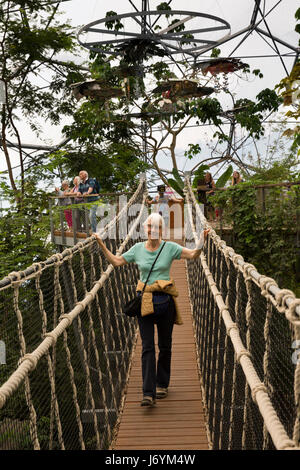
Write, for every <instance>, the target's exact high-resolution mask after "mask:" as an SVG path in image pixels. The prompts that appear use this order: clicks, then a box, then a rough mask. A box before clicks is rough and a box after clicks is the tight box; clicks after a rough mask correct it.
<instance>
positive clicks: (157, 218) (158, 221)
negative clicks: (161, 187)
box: [144, 212, 165, 231]
mask: <svg viewBox="0 0 300 470" xmlns="http://www.w3.org/2000/svg"><path fill="white" fill-rule="evenodd" d="M149 223H150V224H151V226H152V227H153V228H160V227H161V228H162V231H164V230H165V221H164V219H163V218H162V216H161V215H160V214H159V213H158V212H152V214H150V215H148V217H147V219H146V220H145V222H144V228H145V230H146V229H147V225H148V224H149Z"/></svg>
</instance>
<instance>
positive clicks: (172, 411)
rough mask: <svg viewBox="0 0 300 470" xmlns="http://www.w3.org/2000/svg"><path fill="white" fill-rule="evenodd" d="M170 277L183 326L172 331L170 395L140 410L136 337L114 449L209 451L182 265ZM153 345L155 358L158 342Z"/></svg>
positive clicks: (139, 361) (140, 392) (177, 266)
mask: <svg viewBox="0 0 300 470" xmlns="http://www.w3.org/2000/svg"><path fill="white" fill-rule="evenodd" d="M171 277H172V278H173V279H174V280H175V283H176V286H177V288H178V290H179V292H180V295H179V297H178V305H179V308H180V313H181V316H182V318H183V322H184V324H183V325H175V326H174V332H173V347H172V364H171V382H170V387H169V394H168V397H167V398H165V399H162V400H157V401H156V405H155V406H154V407H152V408H145V407H141V406H140V401H141V398H142V372H141V351H142V346H141V339H140V338H138V341H137V345H136V349H135V356H134V358H133V362H132V370H131V375H130V379H129V383H128V389H127V394H126V397H125V404H124V408H123V413H122V416H121V420H120V425H119V429H118V434H117V438H116V440H115V443H114V445H113V446H112V448H113V449H115V450H124V449H127V450H133V449H136V450H154V449H155V450H161V449H164V450H204V449H206V450H207V449H208V448H209V447H208V439H207V432H206V425H205V413H204V409H203V402H202V396H201V387H200V380H199V371H198V367H197V361H196V350H195V339H194V331H193V326H192V318H191V309H190V301H189V295H188V287H187V278H186V271H185V262H184V261H183V260H176V261H175V262H174V263H173V265H172V269H171ZM155 341H156V352H157V354H158V348H157V337H155Z"/></svg>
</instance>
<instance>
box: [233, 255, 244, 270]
mask: <svg viewBox="0 0 300 470" xmlns="http://www.w3.org/2000/svg"><path fill="white" fill-rule="evenodd" d="M232 261H233V264H234V265H235V266H236V267H238V266H237V265H238V262H239V261H244V258H243V257H242V256H241V255H237V254H234V255H233V257H232Z"/></svg>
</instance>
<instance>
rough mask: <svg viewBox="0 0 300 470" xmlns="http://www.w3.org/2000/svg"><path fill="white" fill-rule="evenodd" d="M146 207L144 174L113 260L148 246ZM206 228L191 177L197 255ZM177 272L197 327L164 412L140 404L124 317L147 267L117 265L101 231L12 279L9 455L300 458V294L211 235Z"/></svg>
mask: <svg viewBox="0 0 300 470" xmlns="http://www.w3.org/2000/svg"><path fill="white" fill-rule="evenodd" d="M146 198H147V187H146V180H145V178H144V177H142V178H141V180H140V184H139V186H138V188H137V190H136V192H135V193H134V194H133V196H132V197H131V199H130V200H129V202H128V203H127V205H126V206H124V207H123V208H122V209H121V210H120V212H119V213H118V214H117V216H116V217H115V218H114V219H113V220H111V222H110V223H109V224H108V225H107V226H106V227H105V228H103V229H102V231H101V233H100V235H101V236H102V238H103V239H104V242H105V244H106V245H107V247H108V248H109V249H110V250H111V251H112V252H114V253H117V254H118V255H121V254H122V253H123V252H125V251H127V250H128V249H129V248H130V247H131V246H132V245H133V244H134V243H136V242H138V241H142V233H140V232H139V230H138V227H139V226H140V225H141V222H142V221H143V217H144V216H145V214H146V215H148V209H147V207H146ZM137 207H139V210H138V212H137V211H136V208H137ZM124 221H125V222H124ZM124 223H125V229H126V230H125V231H126V236H124V237H122V236H120V234H122V233H124ZM206 226H208V224H207V221H206V219H205V218H204V216H203V214H202V211H201V209H200V207H199V204H198V203H197V202H196V200H195V197H194V194H193V191H192V188H191V185H190V181H189V179H188V177H187V178H186V181H185V227H184V228H185V230H184V239H183V240H182V241H181V242H180V241H178V240H176V236H174V239H175V241H178V242H179V243H184V244H185V245H187V246H189V245H190V246H194V244H195V243H196V242H197V241H198V237H199V233H200V229H201V230H202V229H203V228H205V227H206ZM112 234H113V235H112ZM171 275H172V276H173V278H174V279H175V281H176V284H177V286H178V287H179V292H180V296H179V302H180V310H181V313H182V317H183V320H184V324H183V326H180V327H175V331H174V337H173V359H172V377H171V384H170V390H169V395H168V397H167V398H166V399H165V400H163V401H162V402H159V403H157V405H156V406H155V407H154V408H152V409H143V408H141V407H140V406H139V400H140V396H139V391H140V390H141V373H140V359H139V357H140V354H139V353H140V347H141V345H140V342H139V341H140V340H139V338H138V334H137V321H136V319H135V318H129V317H126V316H125V315H124V314H123V313H122V305H124V303H125V302H127V301H129V300H130V299H131V298H132V297H133V295H134V294H135V286H136V284H137V281H138V277H139V275H138V270H137V267H136V265H134V264H127V265H125V266H122V267H121V268H116V269H114V268H113V266H112V265H108V262H107V261H106V259H105V258H104V256H103V254H102V252H101V251H100V249H99V245H98V244H97V242H96V239H95V237H93V236H91V237H88V238H86V239H84V240H83V241H81V242H79V243H77V244H75V245H74V246H73V247H69V248H67V249H65V250H64V251H63V252H62V253H57V254H55V255H53V256H52V257H51V258H49V259H47V260H46V261H44V262H39V263H34V264H33V265H32V266H30V267H29V268H28V269H26V270H25V271H22V272H12V273H10V274H9V275H8V276H7V277H6V278H4V279H3V280H1V281H0V305H1V311H0V340H1V342H0V449H2V450H4V449H9V450H13V449H22V450H23V449H35V450H39V449H50V450H57V449H61V450H64V449H67V450H85V449H116V450H117V449H160V448H161V449H177V450H181V449H230V450H235V449H243V450H247V449H254V450H255V449H256V450H259V449H264V450H268V449H278V450H285V449H298V450H300V360H299V358H298V355H299V349H298V350H297V347H298V348H299V345H300V299H297V298H296V297H295V295H294V293H293V292H292V291H289V290H286V289H280V288H279V287H278V285H277V284H276V282H275V281H274V280H273V279H272V278H269V277H266V276H263V275H260V274H259V273H258V272H257V270H256V269H255V266H253V265H251V264H249V263H246V262H245V261H244V260H243V258H242V257H241V256H240V255H238V254H236V253H235V252H234V250H233V249H232V248H231V247H229V246H227V245H226V243H225V242H224V241H223V240H222V239H220V237H219V236H218V235H217V234H216V232H215V231H214V230H213V229H212V228H211V230H210V233H209V238H208V242H207V244H206V245H205V249H204V251H203V252H202V254H201V256H200V258H199V259H197V260H188V261H184V260H178V261H174V264H173V266H172V271H171Z"/></svg>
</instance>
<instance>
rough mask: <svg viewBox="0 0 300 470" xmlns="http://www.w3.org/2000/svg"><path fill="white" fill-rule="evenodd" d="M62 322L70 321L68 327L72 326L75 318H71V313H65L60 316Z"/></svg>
mask: <svg viewBox="0 0 300 470" xmlns="http://www.w3.org/2000/svg"><path fill="white" fill-rule="evenodd" d="M61 320H68V327H69V326H70V325H72V322H73V318H72V317H71V316H70V314H69V313H63V314H62V315H60V317H59V321H61Z"/></svg>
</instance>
